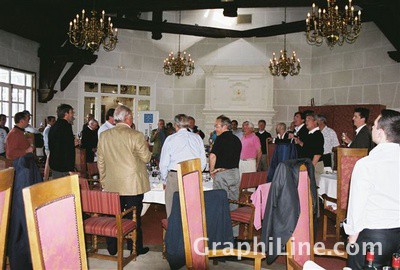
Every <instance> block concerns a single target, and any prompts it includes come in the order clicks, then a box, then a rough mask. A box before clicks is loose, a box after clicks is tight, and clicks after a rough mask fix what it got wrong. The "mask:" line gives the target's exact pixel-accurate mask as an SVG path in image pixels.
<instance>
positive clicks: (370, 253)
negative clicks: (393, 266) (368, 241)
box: [364, 248, 378, 270]
mask: <svg viewBox="0 0 400 270" xmlns="http://www.w3.org/2000/svg"><path fill="white" fill-rule="evenodd" d="M374 259H375V254H374V250H373V249H371V248H369V249H368V250H367V255H366V266H365V268H364V269H365V270H372V269H375V270H376V269H378V268H376V267H375V266H374Z"/></svg>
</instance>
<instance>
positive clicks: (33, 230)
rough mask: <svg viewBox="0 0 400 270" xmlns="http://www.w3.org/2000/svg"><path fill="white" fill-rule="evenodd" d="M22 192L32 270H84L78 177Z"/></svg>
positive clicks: (85, 266) (47, 182)
mask: <svg viewBox="0 0 400 270" xmlns="http://www.w3.org/2000/svg"><path fill="white" fill-rule="evenodd" d="M22 192H23V197H24V204H25V214H26V221H27V225H28V235H29V246H30V250H31V258H32V265H33V269H87V268H88V266H87V258H86V248H85V236H84V232H83V221H82V210H81V209H82V208H81V200H80V194H79V182H78V176H76V175H72V176H66V177H63V178H59V179H56V180H52V181H46V182H43V183H39V184H35V185H33V186H30V187H27V188H24V189H23V191H22Z"/></svg>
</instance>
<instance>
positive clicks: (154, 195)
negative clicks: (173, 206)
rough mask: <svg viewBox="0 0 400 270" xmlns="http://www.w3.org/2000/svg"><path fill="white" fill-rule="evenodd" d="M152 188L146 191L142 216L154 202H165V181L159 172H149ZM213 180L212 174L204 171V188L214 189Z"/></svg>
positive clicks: (205, 189)
mask: <svg viewBox="0 0 400 270" xmlns="http://www.w3.org/2000/svg"><path fill="white" fill-rule="evenodd" d="M149 181H150V188H151V190H150V191H148V192H146V193H145V194H144V197H143V209H142V213H141V216H143V215H144V214H146V212H147V210H148V209H149V207H150V205H151V204H152V203H157V204H165V183H164V182H163V181H162V180H161V178H160V175H159V174H151V173H150V174H149ZM212 189H213V180H212V178H211V177H210V174H209V173H207V172H204V173H203V190H204V191H207V190H212Z"/></svg>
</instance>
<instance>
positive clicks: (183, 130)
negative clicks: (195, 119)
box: [159, 114, 207, 217]
mask: <svg viewBox="0 0 400 270" xmlns="http://www.w3.org/2000/svg"><path fill="white" fill-rule="evenodd" d="M174 127H175V130H176V133H174V134H172V135H170V136H168V137H167V138H166V139H165V142H164V145H163V148H162V150H161V157H160V163H159V166H160V173H161V178H162V180H163V181H166V182H167V183H166V188H165V208H166V210H167V217H168V216H169V215H170V214H171V209H172V198H173V195H174V192H175V191H178V190H179V189H178V175H177V173H176V165H177V164H178V163H179V162H182V161H185V160H189V159H194V158H200V159H201V169H202V170H204V168H205V167H206V163H207V160H206V152H205V150H204V144H203V140H202V139H201V137H200V136H198V135H197V134H196V133H192V132H190V131H188V130H187V129H188V127H189V124H188V117H187V116H186V115H184V114H178V115H176V116H175V118H174Z"/></svg>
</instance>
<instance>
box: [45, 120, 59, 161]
mask: <svg viewBox="0 0 400 270" xmlns="http://www.w3.org/2000/svg"><path fill="white" fill-rule="evenodd" d="M55 122H56V117H55V116H47V126H46V128H45V129H44V131H43V141H44V151H45V153H46V156H49V154H50V150H49V131H50V128H51V126H52V125H54V123H55Z"/></svg>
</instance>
